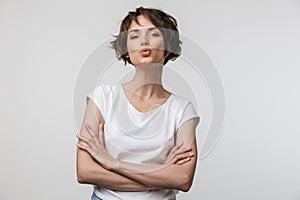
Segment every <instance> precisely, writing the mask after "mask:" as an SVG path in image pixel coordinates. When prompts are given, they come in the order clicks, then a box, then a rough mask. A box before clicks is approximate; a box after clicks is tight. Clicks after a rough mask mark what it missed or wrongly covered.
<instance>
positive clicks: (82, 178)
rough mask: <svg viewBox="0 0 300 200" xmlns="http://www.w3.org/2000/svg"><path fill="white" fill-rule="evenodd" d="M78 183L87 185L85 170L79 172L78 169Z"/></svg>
mask: <svg viewBox="0 0 300 200" xmlns="http://www.w3.org/2000/svg"><path fill="white" fill-rule="evenodd" d="M77 182H78V183H80V184H85V183H86V175H85V173H84V171H83V170H78V169H77Z"/></svg>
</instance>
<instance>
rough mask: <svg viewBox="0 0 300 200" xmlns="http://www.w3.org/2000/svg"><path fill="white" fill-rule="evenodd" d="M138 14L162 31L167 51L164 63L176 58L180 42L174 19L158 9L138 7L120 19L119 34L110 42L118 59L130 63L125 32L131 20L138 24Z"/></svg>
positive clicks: (179, 51)
mask: <svg viewBox="0 0 300 200" xmlns="http://www.w3.org/2000/svg"><path fill="white" fill-rule="evenodd" d="M140 15H143V16H145V17H146V18H147V19H149V20H150V21H151V23H152V24H153V25H154V26H156V27H157V28H158V29H159V30H160V31H161V32H162V35H163V38H164V42H165V55H166V54H167V53H169V55H168V56H167V57H166V58H165V60H164V65H165V64H166V63H167V62H168V61H169V60H176V58H177V57H178V56H180V54H181V46H180V45H181V44H182V42H181V41H180V39H179V33H178V28H177V21H176V19H175V18H174V17H172V16H171V15H169V14H167V13H165V12H163V11H162V10H160V9H156V8H144V7H139V8H136V10H135V11H130V12H128V15H127V16H126V17H125V18H124V19H123V20H122V22H121V25H120V30H119V34H118V35H116V36H114V37H115V40H113V41H112V42H111V45H112V48H113V49H114V50H115V53H116V56H117V58H118V59H119V60H121V59H122V60H124V62H125V65H126V63H127V62H128V63H130V64H132V63H131V61H130V58H129V57H128V56H127V55H128V50H127V32H128V30H129V27H130V25H131V23H132V21H135V22H136V23H137V24H139V23H138V21H137V17H138V16H140Z"/></svg>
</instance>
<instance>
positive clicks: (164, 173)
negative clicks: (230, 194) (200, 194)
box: [77, 7, 199, 200]
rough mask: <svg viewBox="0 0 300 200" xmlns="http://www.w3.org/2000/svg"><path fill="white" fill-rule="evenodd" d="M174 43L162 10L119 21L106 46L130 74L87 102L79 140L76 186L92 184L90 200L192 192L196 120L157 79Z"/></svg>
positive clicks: (171, 22) (175, 49)
mask: <svg viewBox="0 0 300 200" xmlns="http://www.w3.org/2000/svg"><path fill="white" fill-rule="evenodd" d="M180 44H181V41H180V40H179V34H178V30H177V22H176V20H175V19H174V18H173V17H172V16H170V15H168V14H166V13H165V12H163V11H161V10H158V9H152V8H143V7H140V8H137V9H136V10H135V12H129V13H128V15H127V16H126V17H125V18H124V19H123V21H122V23H121V27H120V32H119V35H118V36H116V39H115V40H114V41H113V42H112V46H113V48H114V49H115V51H116V54H117V56H118V58H119V59H123V60H124V62H125V65H126V63H127V62H128V63H130V64H132V65H133V66H134V67H135V75H134V77H133V79H132V80H130V81H129V82H127V83H123V84H118V85H101V86H98V87H97V88H96V89H95V90H94V91H93V92H92V93H91V94H90V95H88V97H87V108H86V112H85V116H84V120H83V125H82V128H81V130H80V133H79V134H78V135H77V137H78V139H79V140H78V144H77V147H78V148H77V179H78V182H79V183H85V184H93V185H94V192H93V195H92V199H94V200H99V199H104V200H106V199H109V200H114V199H130V200H131V199H154V200H156V199H157V200H158V199H159V200H162V199H163V200H169V199H176V194H177V193H178V191H179V190H181V191H185V192H186V191H188V190H189V189H190V187H191V185H192V182H193V177H194V172H195V167H196V161H197V152H196V151H197V146H196V140H195V128H196V126H197V124H198V123H199V116H198V115H197V114H196V112H195V109H194V107H193V104H192V103H191V101H189V100H188V99H187V98H185V97H182V96H179V95H176V94H173V93H170V92H168V91H167V90H165V89H164V87H163V86H162V80H161V78H162V70H163V66H164V65H165V64H166V63H167V62H168V61H169V60H175V59H176V58H177V57H178V56H179V55H180V52H181V47H180Z"/></svg>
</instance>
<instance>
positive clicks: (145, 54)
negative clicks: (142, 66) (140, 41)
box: [140, 49, 151, 57]
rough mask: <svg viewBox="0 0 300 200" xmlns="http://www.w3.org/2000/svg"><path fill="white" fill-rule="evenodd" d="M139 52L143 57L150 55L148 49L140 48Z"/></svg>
mask: <svg viewBox="0 0 300 200" xmlns="http://www.w3.org/2000/svg"><path fill="white" fill-rule="evenodd" d="M140 54H141V55H142V56H143V57H147V56H150V55H151V50H150V49H142V50H141V51H140Z"/></svg>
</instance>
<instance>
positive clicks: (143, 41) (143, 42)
mask: <svg viewBox="0 0 300 200" xmlns="http://www.w3.org/2000/svg"><path fill="white" fill-rule="evenodd" d="M145 45H149V38H148V36H147V35H143V36H142V37H141V46H145Z"/></svg>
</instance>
